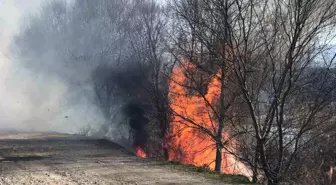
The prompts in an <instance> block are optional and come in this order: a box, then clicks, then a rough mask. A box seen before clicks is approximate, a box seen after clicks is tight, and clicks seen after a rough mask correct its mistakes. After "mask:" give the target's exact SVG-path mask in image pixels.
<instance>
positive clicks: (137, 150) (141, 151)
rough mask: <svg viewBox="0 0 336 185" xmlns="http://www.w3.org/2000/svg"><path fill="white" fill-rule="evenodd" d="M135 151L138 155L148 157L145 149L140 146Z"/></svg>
mask: <svg viewBox="0 0 336 185" xmlns="http://www.w3.org/2000/svg"><path fill="white" fill-rule="evenodd" d="M135 152H136V155H137V156H139V157H141V158H146V157H147V155H146V153H145V152H144V150H143V149H142V148H141V147H140V146H137V147H136V148H135Z"/></svg>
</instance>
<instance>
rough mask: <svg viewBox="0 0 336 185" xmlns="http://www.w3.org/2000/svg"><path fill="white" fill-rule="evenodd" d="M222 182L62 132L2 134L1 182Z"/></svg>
mask: <svg viewBox="0 0 336 185" xmlns="http://www.w3.org/2000/svg"><path fill="white" fill-rule="evenodd" d="M2 184H11V185H20V184H25V185H29V184H41V185H48V184H50V185H54V184H55V185H75V184H82V185H87V184H99V185H104V184H113V185H121V184H123V185H126V184H133V185H136V184H137V185H140V184H163V185H173V184H180V185H187V184H189V185H193V184H205V185H216V184H223V183H221V182H219V181H214V180H210V179H206V178H205V177H202V176H200V175H198V174H196V173H192V172H190V173H189V172H182V171H179V170H177V169H174V168H173V167H171V166H169V165H165V164H164V163H160V162H155V161H150V160H146V159H140V158H138V157H136V156H134V155H133V154H132V153H129V152H127V151H126V150H125V149H123V148H122V147H120V146H119V145H117V144H114V143H111V142H108V141H106V140H99V139H88V138H83V137H79V136H72V135H65V134H44V133H29V134H27V133H22V134H0V185H2Z"/></svg>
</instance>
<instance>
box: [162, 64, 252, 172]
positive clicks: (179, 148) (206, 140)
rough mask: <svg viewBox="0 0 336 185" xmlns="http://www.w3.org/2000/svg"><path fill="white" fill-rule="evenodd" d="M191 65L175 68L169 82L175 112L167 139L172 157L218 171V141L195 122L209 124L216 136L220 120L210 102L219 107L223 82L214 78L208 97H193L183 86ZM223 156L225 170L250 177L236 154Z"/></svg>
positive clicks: (175, 159)
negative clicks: (216, 166)
mask: <svg viewBox="0 0 336 185" xmlns="http://www.w3.org/2000/svg"><path fill="white" fill-rule="evenodd" d="M191 68H195V66H193V65H192V64H191V63H188V62H185V63H182V64H181V65H180V66H177V67H175V68H174V69H173V72H172V75H171V80H170V83H169V99H170V103H171V105H170V106H171V109H172V111H173V112H174V113H173V117H172V122H171V124H170V131H169V135H168V137H167V141H166V143H167V149H168V155H169V160H171V161H179V162H181V163H184V164H192V165H195V166H205V167H208V168H209V169H211V170H214V168H215V162H214V161H215V158H216V147H215V141H214V140H213V139H212V138H211V137H210V136H209V135H208V134H206V133H205V132H204V131H202V130H201V129H199V128H196V127H197V126H196V125H195V124H192V123H191V122H193V123H196V124H198V125H201V126H202V127H205V128H206V129H207V130H209V131H211V132H212V133H213V134H214V135H215V133H216V132H217V130H216V128H217V125H218V123H217V120H215V119H214V112H213V109H211V108H210V105H211V106H212V107H215V106H216V103H217V102H218V99H219V97H220V87H221V84H220V83H221V82H220V81H219V79H218V78H216V76H215V77H213V78H212V79H211V80H210V82H209V84H208V88H207V93H206V94H205V95H204V97H202V96H191V95H189V94H188V91H187V89H186V88H185V87H183V85H182V84H184V82H185V81H186V80H187V79H186V76H185V74H184V72H185V69H191ZM217 75H220V74H217ZM206 101H208V102H209V103H207V102H206ZM209 104H210V105H209ZM223 135H224V136H223V137H224V138H223V139H224V140H227V139H228V134H226V133H225V134H223ZM222 158H223V161H222V169H221V172H222V173H227V174H242V175H245V176H249V170H248V169H247V168H246V167H245V165H244V164H242V163H241V162H239V161H237V160H236V159H235V157H234V156H233V155H229V154H225V153H223V154H222Z"/></svg>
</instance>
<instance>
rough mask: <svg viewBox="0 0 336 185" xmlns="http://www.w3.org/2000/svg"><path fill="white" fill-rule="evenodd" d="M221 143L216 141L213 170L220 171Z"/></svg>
mask: <svg viewBox="0 0 336 185" xmlns="http://www.w3.org/2000/svg"><path fill="white" fill-rule="evenodd" d="M222 160H223V159H222V144H221V143H219V142H217V143H216V161H215V171H216V172H219V173H220V172H221V170H222Z"/></svg>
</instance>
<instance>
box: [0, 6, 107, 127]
mask: <svg viewBox="0 0 336 185" xmlns="http://www.w3.org/2000/svg"><path fill="white" fill-rule="evenodd" d="M0 3H1V6H0V16H1V17H0V20H1V25H0V28H1V32H0V34H1V35H0V39H1V41H2V42H1V45H0V49H1V55H0V56H1V57H0V62H1V63H0V74H1V79H0V98H1V101H0V109H1V112H0V117H1V120H0V129H1V130H13V131H58V132H66V133H78V132H79V131H80V130H81V129H82V128H83V127H86V126H87V125H90V127H91V128H92V129H93V130H98V129H99V128H100V127H101V125H103V124H104V123H105V122H106V120H105V118H104V117H103V115H102V113H101V111H100V110H99V107H97V106H96V104H95V97H94V91H93V85H92V83H91V74H92V71H93V70H94V69H96V67H97V65H98V64H97V63H96V61H98V58H100V57H101V52H103V50H104V48H106V47H108V46H101V45H100V44H105V43H106V42H105V43H102V42H101V41H102V40H104V39H105V38H102V37H104V36H105V35H106V33H107V32H108V29H110V28H109V27H105V28H102V26H97V25H102V21H103V19H104V17H103V18H102V19H101V20H98V18H97V17H87V18H89V19H90V20H89V19H86V18H85V17H82V14H83V12H85V11H88V10H87V9H85V7H78V8H77V9H74V10H73V11H71V12H70V10H71V9H72V8H73V6H74V5H73V2H71V1H42V0H34V1H29V2H28V1H23V0H21V1H19V0H17V1H12V0H5V1H4V0H2V1H0ZM79 6H80V5H79ZM83 6H86V5H84V3H83ZM82 8H84V9H83V12H82ZM86 8H89V7H86ZM93 8H94V7H93ZM96 8H99V7H98V6H97V5H96ZM105 18H106V17H105ZM73 23H77V25H73ZM82 26H84V27H82ZM76 29H77V30H76ZM104 29H105V30H104ZM109 41H111V40H109ZM98 45H99V46H98ZM86 54H87V55H86Z"/></svg>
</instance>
